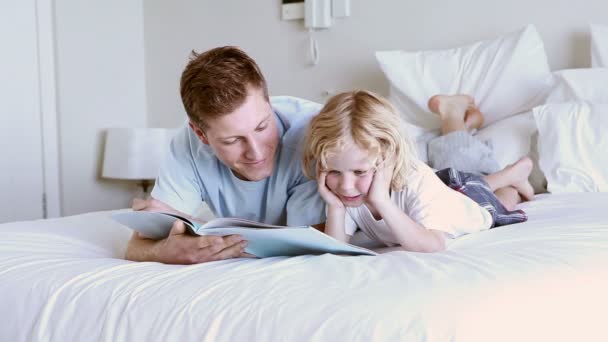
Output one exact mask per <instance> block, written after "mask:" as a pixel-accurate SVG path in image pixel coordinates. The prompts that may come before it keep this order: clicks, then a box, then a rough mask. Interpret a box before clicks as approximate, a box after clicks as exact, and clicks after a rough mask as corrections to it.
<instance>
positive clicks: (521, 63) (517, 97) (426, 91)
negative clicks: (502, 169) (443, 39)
mask: <svg viewBox="0 0 608 342" xmlns="http://www.w3.org/2000/svg"><path fill="white" fill-rule="evenodd" d="M376 58H377V60H378V62H379V63H380V67H381V68H382V71H383V72H384V74H385V75H386V77H387V78H388V80H389V82H390V96H389V98H390V100H391V101H392V102H393V103H394V104H395V106H397V108H398V109H399V110H400V111H401V113H402V115H403V116H404V118H405V120H406V121H408V122H410V123H411V124H414V125H417V126H420V127H422V128H423V129H424V130H433V129H438V128H439V126H440V122H439V118H438V116H437V115H436V114H433V113H430V112H429V110H428V109H427V101H428V99H429V98H430V97H431V96H433V95H435V94H458V93H464V94H469V95H472V96H473V97H474V98H475V100H476V102H477V104H478V105H479V107H480V109H481V111H482V112H483V113H484V114H485V115H486V120H485V123H484V125H488V124H491V123H493V122H495V121H498V120H499V119H501V118H505V117H508V116H511V115H514V114H516V113H520V112H524V111H527V110H531V109H532V108H533V107H534V106H536V105H539V104H542V103H543V101H544V97H545V95H546V92H547V90H548V89H549V86H550V81H551V72H550V70H549V65H548V62H547V56H546V54H545V49H544V46H543V42H542V40H541V38H540V36H539V34H538V32H537V31H536V29H535V27H534V26H532V25H528V26H526V27H525V28H524V29H522V30H519V31H517V32H513V33H510V34H507V35H504V36H502V37H499V38H496V39H493V40H486V41H480V42H476V43H474V44H471V45H468V46H463V47H459V48H454V49H447V50H431V51H417V52H408V51H402V50H398V51H378V52H376Z"/></svg>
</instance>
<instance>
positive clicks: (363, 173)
mask: <svg viewBox="0 0 608 342" xmlns="http://www.w3.org/2000/svg"><path fill="white" fill-rule="evenodd" d="M368 172H369V170H356V171H355V176H365V175H366V174H367V173H368Z"/></svg>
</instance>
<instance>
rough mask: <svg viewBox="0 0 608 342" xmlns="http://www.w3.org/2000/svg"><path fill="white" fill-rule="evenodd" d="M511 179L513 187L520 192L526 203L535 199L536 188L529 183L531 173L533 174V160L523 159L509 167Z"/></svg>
mask: <svg viewBox="0 0 608 342" xmlns="http://www.w3.org/2000/svg"><path fill="white" fill-rule="evenodd" d="M505 169H508V171H509V174H510V177H512V180H513V183H512V186H513V187H514V188H515V189H516V190H517V192H519V194H520V195H521V197H522V199H523V200H524V201H530V200H532V199H533V198H534V188H533V187H532V185H531V184H530V182H529V181H528V177H529V176H530V172H532V159H530V158H529V157H527V156H526V157H522V158H521V159H519V160H518V161H516V162H515V163H513V164H511V165H509V166H507V167H506V168H505Z"/></svg>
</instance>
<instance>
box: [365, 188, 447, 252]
mask: <svg viewBox="0 0 608 342" xmlns="http://www.w3.org/2000/svg"><path fill="white" fill-rule="evenodd" d="M372 205H374V206H375V207H376V210H378V212H379V213H380V215H381V216H382V218H383V219H384V222H385V223H386V225H387V226H388V227H389V228H390V229H391V231H392V232H393V234H394V235H395V238H397V241H399V244H401V246H402V247H403V249H405V250H408V251H412V252H439V251H442V250H444V249H445V237H444V235H443V232H441V231H438V230H433V229H427V228H425V227H424V226H422V225H420V224H419V223H417V222H416V221H414V220H412V219H411V218H410V217H409V216H408V215H407V214H406V213H404V212H403V210H401V208H399V207H397V205H396V204H395V203H393V202H392V201H390V198H389V201H388V202H383V203H378V204H372Z"/></svg>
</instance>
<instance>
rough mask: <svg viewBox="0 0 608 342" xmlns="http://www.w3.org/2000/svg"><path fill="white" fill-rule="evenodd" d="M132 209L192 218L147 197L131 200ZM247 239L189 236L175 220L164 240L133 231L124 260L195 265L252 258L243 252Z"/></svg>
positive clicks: (232, 236)
mask: <svg viewBox="0 0 608 342" xmlns="http://www.w3.org/2000/svg"><path fill="white" fill-rule="evenodd" d="M132 208H133V210H136V211H137V210H143V211H162V212H168V213H174V214H177V215H180V216H184V217H187V218H189V219H193V218H192V217H190V216H188V215H185V214H184V213H181V212H179V211H177V210H175V209H173V208H172V207H170V206H169V205H167V204H165V203H164V202H161V201H159V200H156V199H154V198H151V197H150V198H149V199H147V200H142V199H137V198H136V199H134V200H133V207H132ZM246 246H247V241H245V240H243V238H242V237H241V236H239V235H229V236H224V237H222V236H192V235H189V234H187V232H186V226H185V224H184V223H183V222H182V221H180V220H176V221H175V223H173V226H172V227H171V232H170V233H169V236H168V237H167V238H165V239H163V240H158V241H155V240H151V239H148V238H146V237H144V236H142V235H141V234H139V233H135V234H133V237H132V238H131V240H130V241H129V245H128V247H127V253H126V259H128V260H133V261H157V262H162V263H166V264H197V263H201V262H207V261H216V260H223V259H229V258H239V257H252V256H251V255H249V254H247V253H245V252H244V250H245V247H246Z"/></svg>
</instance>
